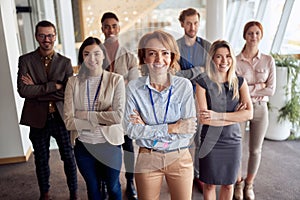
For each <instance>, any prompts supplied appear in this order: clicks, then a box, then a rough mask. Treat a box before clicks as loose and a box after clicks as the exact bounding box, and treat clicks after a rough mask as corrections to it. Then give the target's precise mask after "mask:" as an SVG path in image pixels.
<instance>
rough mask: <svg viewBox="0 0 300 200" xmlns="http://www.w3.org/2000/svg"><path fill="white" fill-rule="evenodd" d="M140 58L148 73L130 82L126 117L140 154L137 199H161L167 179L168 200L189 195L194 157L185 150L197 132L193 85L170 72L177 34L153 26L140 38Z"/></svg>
mask: <svg viewBox="0 0 300 200" xmlns="http://www.w3.org/2000/svg"><path fill="white" fill-rule="evenodd" d="M138 48H139V49H138V57H139V62H140V64H141V65H145V66H146V67H147V68H148V71H149V74H148V75H147V76H144V77H140V78H138V79H136V80H133V81H130V82H129V83H128V85H127V90H126V94H127V101H126V107H125V116H124V122H125V127H126V132H127V134H128V136H129V137H130V138H132V139H135V140H136V144H137V145H138V146H139V154H138V158H137V162H136V167H135V172H136V174H135V180H136V184H137V192H138V199H139V200H159V196H160V189H161V185H162V181H163V179H164V178H165V179H166V181H167V184H168V186H169V191H170V194H171V199H172V200H177V199H178V200H182V199H186V200H187V199H191V198H192V188H193V187H192V186H193V177H194V176H193V161H192V157H191V154H190V152H189V149H188V148H189V147H190V143H191V138H192V137H193V135H194V133H195V132H196V126H197V123H196V109H195V103H194V97H193V87H192V84H191V82H190V81H189V80H188V79H185V78H181V77H177V76H173V75H171V74H170V73H169V71H170V69H171V68H173V67H174V65H175V64H176V63H177V59H178V58H179V51H178V47H177V44H176V41H175V39H174V38H173V36H172V35H170V34H169V33H166V32H163V31H154V32H151V33H147V34H145V35H144V36H143V37H142V38H141V39H140V41H139V46H138Z"/></svg>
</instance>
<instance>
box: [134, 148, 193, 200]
mask: <svg viewBox="0 0 300 200" xmlns="http://www.w3.org/2000/svg"><path fill="white" fill-rule="evenodd" d="M135 170H136V173H135V181H136V186H137V193H138V199H139V200H159V196H160V189H161V186H162V182H163V178H164V177H165V179H166V182H167V185H168V187H169V191H170V194H171V199H172V200H183V199H184V200H189V199H191V198H192V188H193V178H194V174H193V161H192V157H191V154H190V152H189V150H188V149H183V150H178V151H174V152H169V153H160V152H155V151H152V150H148V149H144V148H140V150H139V155H138V158H137V162H136V167H135Z"/></svg>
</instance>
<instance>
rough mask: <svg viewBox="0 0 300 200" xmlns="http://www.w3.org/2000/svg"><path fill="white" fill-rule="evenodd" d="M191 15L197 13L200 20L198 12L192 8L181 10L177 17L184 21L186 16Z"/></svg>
mask: <svg viewBox="0 0 300 200" xmlns="http://www.w3.org/2000/svg"><path fill="white" fill-rule="evenodd" d="M192 15H198V17H199V20H200V13H199V12H198V11H197V10H196V9H194V8H188V9H185V10H183V11H181V13H180V15H179V18H178V19H179V21H180V22H184V20H185V17H186V16H192Z"/></svg>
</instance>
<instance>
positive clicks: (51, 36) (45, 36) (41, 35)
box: [38, 34, 55, 40]
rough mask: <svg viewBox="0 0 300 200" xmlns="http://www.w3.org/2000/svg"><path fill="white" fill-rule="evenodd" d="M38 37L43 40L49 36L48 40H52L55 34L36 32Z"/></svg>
mask: <svg viewBox="0 0 300 200" xmlns="http://www.w3.org/2000/svg"><path fill="white" fill-rule="evenodd" d="M38 37H39V38H41V39H42V40H45V39H46V38H49V40H53V39H54V38H55V34H48V35H45V34H38Z"/></svg>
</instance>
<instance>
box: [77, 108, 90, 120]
mask: <svg viewBox="0 0 300 200" xmlns="http://www.w3.org/2000/svg"><path fill="white" fill-rule="evenodd" d="M87 115H88V112H87V111H85V110H76V111H75V117H76V118H78V119H83V120H87Z"/></svg>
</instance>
